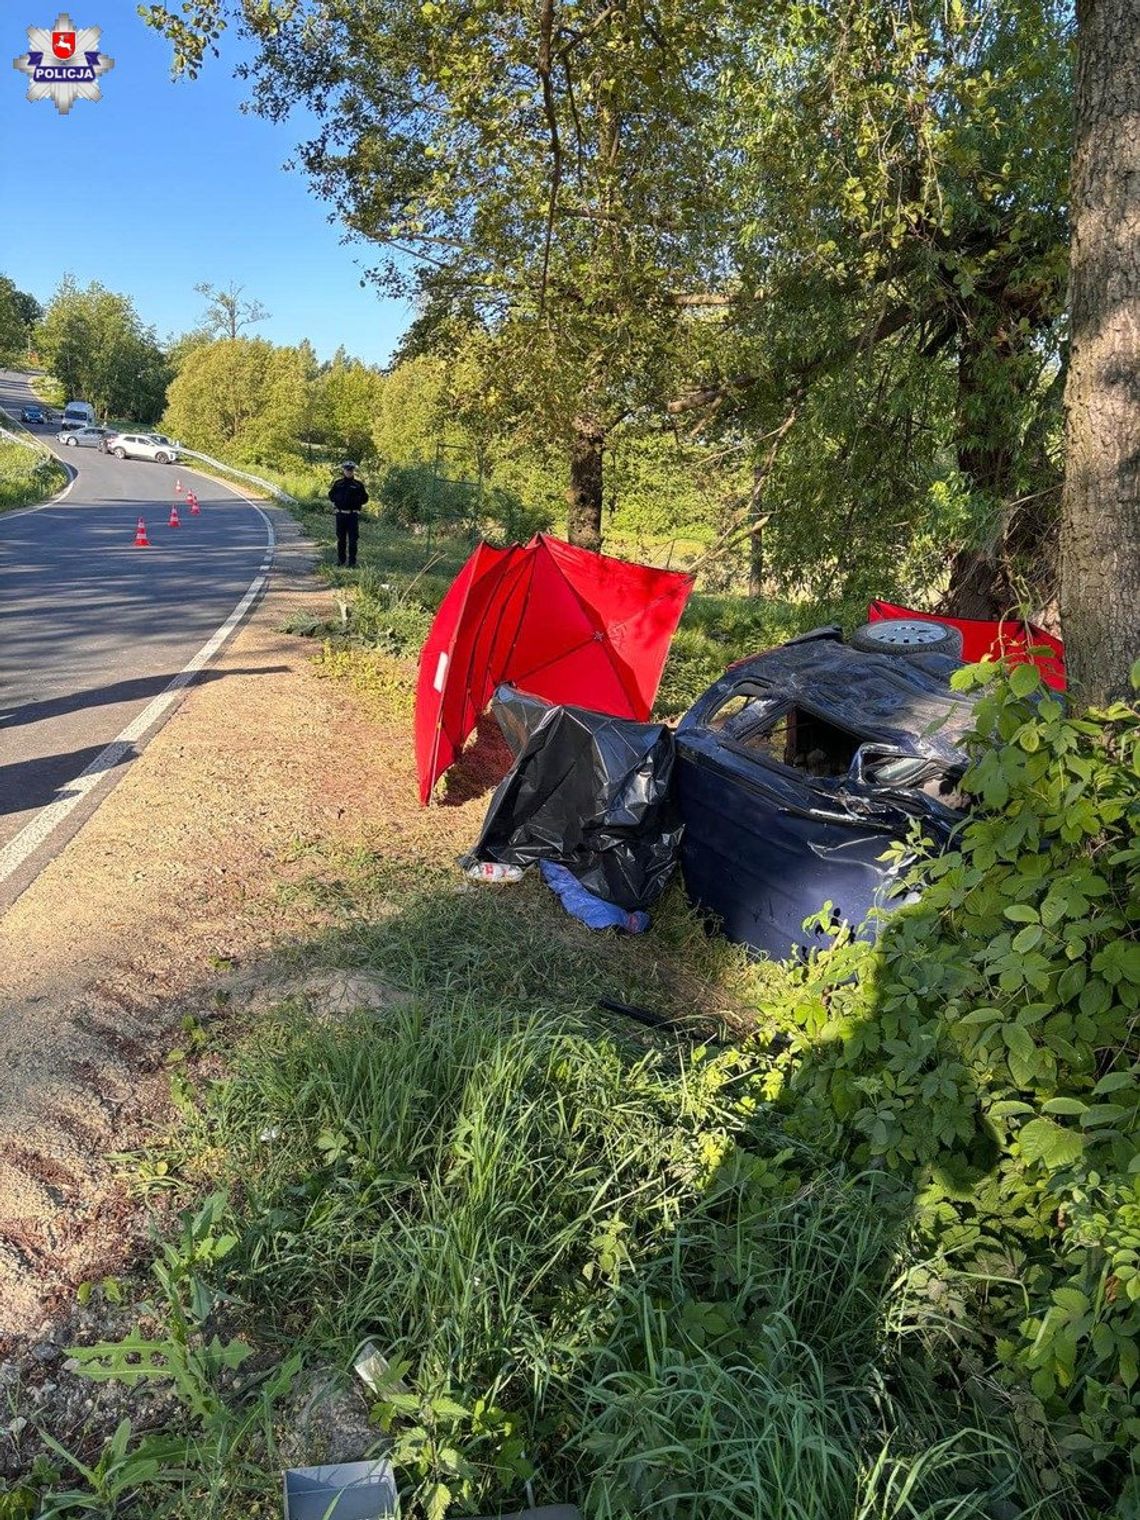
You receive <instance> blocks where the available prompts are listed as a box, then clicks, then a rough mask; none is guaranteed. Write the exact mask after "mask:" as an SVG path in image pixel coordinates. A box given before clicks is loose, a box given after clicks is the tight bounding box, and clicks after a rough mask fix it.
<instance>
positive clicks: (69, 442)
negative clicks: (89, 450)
mask: <svg viewBox="0 0 1140 1520" xmlns="http://www.w3.org/2000/svg"><path fill="white" fill-rule="evenodd" d="M67 446H68V448H69V449H73V448H74V447H75V439H74V438H69V439H68V440H67Z"/></svg>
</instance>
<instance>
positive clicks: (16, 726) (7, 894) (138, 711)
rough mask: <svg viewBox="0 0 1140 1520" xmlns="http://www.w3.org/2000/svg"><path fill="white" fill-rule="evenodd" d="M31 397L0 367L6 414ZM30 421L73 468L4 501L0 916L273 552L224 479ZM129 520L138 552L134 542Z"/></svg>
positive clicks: (206, 653)
mask: <svg viewBox="0 0 1140 1520" xmlns="http://www.w3.org/2000/svg"><path fill="white" fill-rule="evenodd" d="M34 399H35V398H34V397H33V396H32V395H31V393H30V391H29V390H28V387H27V382H26V381H25V380H24V378H23V377H22V376H20V375H16V374H13V373H11V372H8V371H2V370H0V406H2V407H5V408H7V409H8V410H15V411H16V412H17V414H18V410H19V408H20V407H21V406H23V405H24V404H25V403H26V402H27V401H30V400H34ZM0 421H3V419H0ZM33 431H35V432H36V433H38V434H39V436H40V437H42V439H43V441H44V442H45V443H47V444H48V445H49V447H51V448H53V449H54V450H55V452H56V453H57V454H59V455H60V457H61V458H63V459H64V460H65V461H66V462H67V463H68V464H69V465H72V466H73V467H74V468H75V469H77V470H78V472H79V473H78V478H77V479H76V480H75V481H74V482H73V484H72V485H71V487H70V489H69V490H68V492H67V493H66V495H65V497H64V498H63V499H62V500H60V501H59V502H57V503H55V504H54V505H48V506H44V507H41V508H37V509H32V510H30V511H29V510H25V511H15V512H8V513H0V912H2V911H3V910H4V909H5V908H6V907H7V906H8V905H9V904H10V903H11V902H12V901H13V900H14V899H15V897H16V896H17V895H18V894H19V892H21V891H23V889H24V888H25V887H26V886H27V885H28V883H29V882H30V881H32V880H33V879H34V877H35V875H36V874H37V872H38V871H39V870H41V869H42V868H43V866H44V864H45V863H46V862H47V860H49V859H50V858H51V856H52V855H53V854H54V853H57V852H58V850H59V849H60V848H62V846H63V844H64V843H65V842H66V840H67V839H68V838H70V837H71V835H72V834H74V832H75V830H76V829H77V828H78V827H79V826H80V824H81V823H82V822H83V820H84V819H85V818H87V817H88V816H90V814H91V812H92V811H93V810H94V808H95V807H97V806H98V804H99V802H100V801H101V800H102V798H103V797H104V796H105V795H106V792H107V791H108V790H109V788H110V787H111V786H112V785H114V782H115V781H116V780H117V779H118V777H119V776H120V775H121V774H122V769H123V767H125V766H126V765H127V764H129V763H130V760H131V759H132V758H133V756H134V755H135V754H136V753H137V752H138V751H139V750H140V749H141V748H142V746H143V745H144V744H145V742H146V740H147V739H148V738H149V737H150V735H151V733H153V732H155V731H156V730H157V728H158V727H159V726H161V723H162V721H163V720H164V719H165V718H166V717H168V716H169V713H170V711H171V710H172V708H173V706H174V705H175V703H176V701H177V698H178V696H179V695H180V691H181V689H184V687H185V685H186V684H189V681H190V680H191V679H199V680H208V679H209V678H210V676H209V670H208V660H209V658H210V656H211V655H212V653H213V652H216V651H215V650H214V649H207V648H205V647H204V646H207V645H209V644H210V641H211V640H212V638H213V637H214V636H215V635H216V634H218V633H219V630H222V629H223V627H224V626H225V625H226V624H227V622H228V620H230V619H231V618H233V616H234V614H235V612H236V611H237V609H238V608H239V606H240V605H241V604H242V602H243V599H246V598H247V593H248V600H247V601H246V606H245V608H244V609H243V612H244V611H248V606H249V605H251V604H252V602H253V600H254V599H255V598H256V595H257V594H259V591H260V589H261V588H260V585H258V584H257V583H258V580H259V576H261V577H262V580H261V584H263V571H264V569H265V568H266V563H265V562H266V560H267V557H268V555H269V554H271V552H272V529H271V528H270V526H269V521H268V519H267V517H266V515H265V514H264V513H263V512H261V511H259V510H258V508H256V507H255V506H253V505H252V504H251V503H248V502H246V501H244V500H243V499H242V498H241V497H240V496H239V495H238V494H237V492H236V491H231V490H230V489H229V488H228V487H226V486H223V485H221V484H219V483H218V482H216V481H211V480H208V479H206V478H205V477H203V476H200V475H196V474H194V473H193V472H189V471H187V470H186V469H185V468H184V467H183V466H180V465H159V464H150V463H147V462H143V461H137V460H123V461H119V460H117V459H115V458H114V457H113V456H111V455H106V454H100V453H99V452H98V450H96V449H79V448H66V447H64V446H63V445H62V444H60V443H58V442H57V441H56V439H55V429H54V428H51V429H48V428H36V429H34V430H33ZM178 480H181V483H182V486H183V491H182V493H181V494H178V493H177V492H176V490H175V485H176V482H177V481H178ZM188 484H192V487H193V489H194V490H195V492H196V493H197V496H198V499H199V501H200V503H201V515H200V516H198V517H193V516H191V514H190V512H189V509H188V508H187V506H186V505H185V488H186V486H187V485H188ZM173 502H178V503H179V512H180V516H181V519H182V526H181V527H180V528H177V529H174V528H171V527H169V526H168V520H169V516H170V508H171V504H172V503H173ZM139 516H142V517H144V518H145V519H146V525H147V531H148V534H149V537H150V541H151V544H152V546H153V547H151V548H150V549H137V548H135V547H134V538H135V524H136V520H137V519H138V517H139ZM234 626H236V620H235V622H234ZM229 632H232V627H231V628H229V629H226V633H225V634H224V635H222V636H221V637H219V638H218V639H217V640H216V643H217V644H218V646H220V644H221V642H223V641H224V637H225V636H228V633H229ZM196 657H198V662H199V663H201V664H204V665H206V666H207V668H205V669H203V670H201V671H200V673H199V674H197V676H195V675H194V674H192V673H188V672H187V670H186V667H187V665H188V664H192V663H194V662H195V661H196ZM172 681H174V682H176V683H179V684H178V685H177V686H176V690H175V692H174V693H172V694H168V695H167V696H165V697H164V696H163V693H166V692H167V691H168V688H169V687H170V684H171V682H172ZM109 746H110V748H108V747H109Z"/></svg>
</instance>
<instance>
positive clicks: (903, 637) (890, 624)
mask: <svg viewBox="0 0 1140 1520" xmlns="http://www.w3.org/2000/svg"><path fill="white" fill-rule="evenodd" d="M848 642H849V643H850V645H851V648H852V649H861V650H862V651H863V653H864V654H891V655H901V656H902V657H903V658H904V659H913V658H914V657H915V656H916V655H923V654H945V655H950V656H952V657H953V658H955V659H961V657H962V635H961V633H960V632H959V630H958V629H957V628H950V627H948V626H947V624H945V623H931V622H927V621H926V619H925V618H921V619H920V618H883V619H881V621H879V622H877V623H864V624H863V626H862V628H856V630H855V632H854V633H853V634H852V635H851V638H850V640H849V641H848Z"/></svg>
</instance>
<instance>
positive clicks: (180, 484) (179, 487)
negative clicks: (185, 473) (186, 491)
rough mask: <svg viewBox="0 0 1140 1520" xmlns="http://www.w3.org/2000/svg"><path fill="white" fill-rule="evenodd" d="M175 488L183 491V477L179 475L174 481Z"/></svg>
mask: <svg viewBox="0 0 1140 1520" xmlns="http://www.w3.org/2000/svg"><path fill="white" fill-rule="evenodd" d="M174 489H175V491H181V489H182V477H181V476H179V477H178V479H177V480H176V481H175V482H174Z"/></svg>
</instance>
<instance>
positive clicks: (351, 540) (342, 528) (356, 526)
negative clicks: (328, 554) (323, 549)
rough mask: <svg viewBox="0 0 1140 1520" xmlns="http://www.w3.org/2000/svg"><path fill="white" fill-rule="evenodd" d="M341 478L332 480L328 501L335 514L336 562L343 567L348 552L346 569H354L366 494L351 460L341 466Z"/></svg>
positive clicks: (366, 498)
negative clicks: (361, 513)
mask: <svg viewBox="0 0 1140 1520" xmlns="http://www.w3.org/2000/svg"><path fill="white" fill-rule="evenodd" d="M340 468H341V477H340V479H339V480H334V481H333V483H332V488H331V490H330V491H329V500H330V501H331V502H332V504H333V510H334V512H335V513H336V562H337V564H338V565H343V564H344V562H345V551H346V549H347V551H348V568H349V569H350V570H355V569H356V541H357V539H358V538H359V537H360V512H361V509H362V507H363V506H364V504H365V502H366V501H367V500H368V492H367V491H366V490H365V489H364V486H363V485H362V484H361V482H360V481H359V480H357V478H356V466H355V465H354V464H353V462H352V460H351V459H346V460H345V461H344V463H343V464H342V465H341V467H340Z"/></svg>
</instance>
